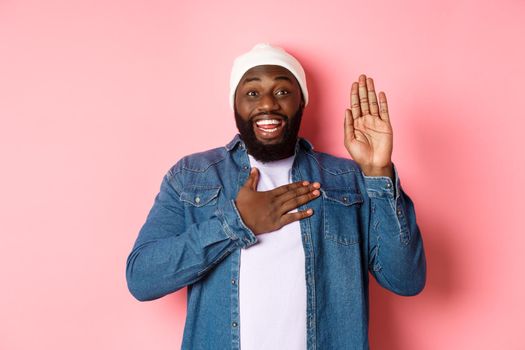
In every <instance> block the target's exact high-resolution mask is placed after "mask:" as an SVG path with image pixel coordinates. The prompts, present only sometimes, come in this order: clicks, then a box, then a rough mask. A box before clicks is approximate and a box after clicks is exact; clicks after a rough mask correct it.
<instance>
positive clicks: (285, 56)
mask: <svg viewBox="0 0 525 350" xmlns="http://www.w3.org/2000/svg"><path fill="white" fill-rule="evenodd" d="M262 65H274V66H281V67H284V68H286V69H288V70H289V71H290V73H292V74H293V75H294V76H295V79H297V82H298V83H299V86H300V87H301V90H302V92H303V97H304V105H305V106H306V105H307V104H308V89H307V88H306V75H305V74H304V69H303V67H302V66H301V64H300V63H299V61H298V60H297V59H296V58H295V57H293V56H292V55H290V54H289V53H288V52H286V51H284V50H283V49H282V48H280V47H275V46H271V45H270V44H257V45H255V46H254V47H253V49H251V50H250V51H248V52H247V53H245V54H243V55H241V56H239V57H237V58H236V59H235V60H234V61H233V67H232V72H231V75H230V107H231V108H232V110H233V109H234V108H233V106H234V104H235V90H237V85H239V81H240V80H241V78H242V76H243V75H244V73H246V72H247V71H248V70H249V69H251V68H253V67H256V66H262Z"/></svg>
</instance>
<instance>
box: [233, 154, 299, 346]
mask: <svg viewBox="0 0 525 350" xmlns="http://www.w3.org/2000/svg"><path fill="white" fill-rule="evenodd" d="M248 156H249V158H250V165H251V166H252V167H256V168H257V169H259V184H258V187H257V190H258V191H268V190H272V189H274V188H276V187H279V186H281V185H284V184H288V183H290V182H291V170H292V164H293V160H294V157H293V156H292V157H289V158H286V159H282V160H278V161H274V162H269V163H261V162H258V161H257V160H256V159H255V158H253V157H252V156H251V155H248ZM257 240H258V243H257V244H254V245H252V246H250V247H249V248H246V249H241V266H240V276H239V302H240V306H239V307H240V310H239V311H240V336H241V350H262V349H265V350H268V349H287V350H304V349H306V280H305V256H304V250H303V244H302V240H301V230H300V226H299V222H298V221H295V222H293V223H291V224H288V225H286V226H284V227H282V228H281V229H279V230H277V231H273V232H269V233H265V234H260V235H257Z"/></svg>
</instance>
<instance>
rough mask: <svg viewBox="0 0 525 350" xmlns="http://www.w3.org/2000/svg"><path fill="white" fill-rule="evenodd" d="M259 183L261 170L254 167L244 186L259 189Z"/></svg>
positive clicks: (254, 189)
mask: <svg viewBox="0 0 525 350" xmlns="http://www.w3.org/2000/svg"><path fill="white" fill-rule="evenodd" d="M258 183H259V170H258V169H257V168H252V170H250V175H249V176H248V179H247V180H246V182H245V183H244V186H246V187H248V188H249V189H250V190H252V191H257V184H258Z"/></svg>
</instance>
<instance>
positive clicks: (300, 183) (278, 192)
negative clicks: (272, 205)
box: [269, 181, 310, 197]
mask: <svg viewBox="0 0 525 350" xmlns="http://www.w3.org/2000/svg"><path fill="white" fill-rule="evenodd" d="M309 184H310V182H308V181H297V182H293V183H291V184H286V185H282V186H279V187H276V188H274V189H273V190H271V191H269V192H272V194H273V195H275V196H276V197H278V196H280V195H282V194H284V193H286V192H288V191H293V190H295V189H298V188H301V187H305V186H308V185H309Z"/></svg>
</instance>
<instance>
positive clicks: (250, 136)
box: [234, 107, 304, 163]
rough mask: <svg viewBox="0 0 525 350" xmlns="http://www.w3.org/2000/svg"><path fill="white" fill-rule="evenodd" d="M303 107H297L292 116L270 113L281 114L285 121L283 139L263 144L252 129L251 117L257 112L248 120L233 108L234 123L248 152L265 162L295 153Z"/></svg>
mask: <svg viewBox="0 0 525 350" xmlns="http://www.w3.org/2000/svg"><path fill="white" fill-rule="evenodd" d="M303 109H304V107H299V109H298V110H297V112H296V113H295V115H294V117H293V118H288V117H287V116H286V115H284V114H279V113H272V114H277V115H279V116H281V117H282V118H283V119H284V121H285V126H284V134H283V139H282V141H281V142H279V143H275V144H268V145H266V144H264V143H262V142H261V141H259V140H258V139H257V137H256V136H255V131H254V130H253V125H254V123H253V118H255V117H257V116H259V115H261V114H257V115H255V116H253V117H252V118H250V119H249V120H248V121H245V120H243V119H242V117H241V116H240V114H239V113H237V109H236V108H235V109H234V114H235V123H236V124H237V129H238V130H239V133H240V135H241V140H242V141H243V142H244V144H245V145H246V148H247V149H248V153H249V154H250V155H252V157H254V158H255V159H257V160H258V161H260V162H263V163H267V162H272V161H275V160H280V159H284V158H288V157H290V156H292V155H293V154H294V153H295V145H296V143H297V138H298V134H299V128H300V127H301V119H302V116H303Z"/></svg>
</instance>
